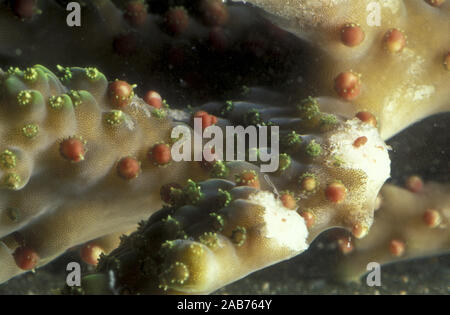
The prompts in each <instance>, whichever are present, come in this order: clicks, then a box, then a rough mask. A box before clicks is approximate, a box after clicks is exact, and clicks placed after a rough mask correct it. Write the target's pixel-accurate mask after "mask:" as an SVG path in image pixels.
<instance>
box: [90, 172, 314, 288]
mask: <svg viewBox="0 0 450 315" xmlns="http://www.w3.org/2000/svg"><path fill="white" fill-rule="evenodd" d="M193 185H194V187H195V186H197V184H195V183H192V182H191V183H189V184H188V185H187V187H186V188H184V190H183V193H184V194H186V195H187V196H192V194H196V196H197V197H199V198H194V200H195V201H194V202H192V201H189V200H184V201H185V202H186V204H183V203H181V204H178V205H176V206H173V207H168V208H165V209H163V210H161V211H160V212H158V213H157V215H155V216H154V217H152V218H151V219H150V220H149V221H147V222H145V223H143V224H141V226H140V228H139V229H138V231H137V232H135V233H133V234H131V235H130V236H129V237H127V238H124V239H123V241H122V244H121V246H120V247H119V248H118V249H117V250H115V251H113V252H112V253H111V254H110V255H109V256H108V257H106V258H103V259H102V260H101V261H100V264H99V267H98V270H99V271H108V270H113V271H114V274H115V275H116V277H117V283H118V285H117V288H115V289H116V290H119V292H130V293H162V292H168V293H176V292H184V293H208V292H211V291H214V290H216V289H217V288H220V287H221V286H223V285H224V284H226V283H229V282H231V281H235V280H237V279H239V278H241V277H243V276H245V275H246V274H248V273H249V272H252V271H254V270H255V269H260V268H262V267H265V266H267V265H269V264H273V263H275V262H278V261H280V260H284V259H287V258H290V257H292V256H294V255H296V254H298V253H300V252H302V251H303V250H305V249H306V248H307V244H306V237H307V235H308V232H307V228H306V225H305V223H304V220H303V219H302V218H301V216H300V215H298V214H297V213H296V212H295V211H292V210H290V209H287V208H285V207H284V206H283V204H282V203H281V201H280V200H276V199H275V196H274V195H273V194H272V193H270V192H264V191H259V190H256V189H255V188H252V187H248V186H238V187H236V186H235V184H233V183H232V182H229V181H226V180H209V181H206V182H202V183H199V184H198V186H197V188H194V189H192V187H193ZM187 199H189V198H187ZM91 281H95V278H94V280H91Z"/></svg>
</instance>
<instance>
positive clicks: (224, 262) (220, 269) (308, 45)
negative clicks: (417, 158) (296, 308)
mask: <svg viewBox="0 0 450 315" xmlns="http://www.w3.org/2000/svg"><path fill="white" fill-rule="evenodd" d="M116 2H117V5H116V4H115V3H113V2H112V1H107V0H99V1H92V2H88V3H87V4H86V5H85V6H84V7H83V10H84V11H83V12H84V13H83V26H82V27H80V28H79V29H76V28H75V29H70V28H64V29H63V30H61V31H60V32H56V33H55V34H54V35H55V36H47V33H46V32H43V33H40V35H39V36H38V35H35V32H34V30H35V29H37V28H39V27H44V28H46V29H60V27H59V26H60V24H61V23H65V17H66V14H65V11H64V8H63V7H61V6H59V5H57V4H56V2H53V1H46V2H37V1H12V5H11V6H10V5H6V4H4V3H0V40H1V41H2V43H3V44H2V47H1V48H0V55H1V60H2V63H8V64H19V65H23V64H25V65H27V66H29V65H30V64H32V63H31V62H42V63H45V64H48V65H51V64H54V63H55V61H57V62H58V63H61V64H71V63H80V64H83V65H84V64H94V65H96V66H97V67H99V68H101V69H102V70H103V71H109V73H113V74H114V76H119V75H120V76H122V77H121V78H122V79H124V77H126V80H131V81H133V82H138V83H139V84H140V85H141V83H145V87H144V89H143V90H141V92H144V91H146V88H147V87H148V86H151V87H152V89H157V88H156V87H158V88H159V87H161V86H163V87H164V92H165V93H166V94H169V97H173V95H175V94H177V93H178V94H180V93H179V91H180V87H182V90H183V93H181V94H182V97H181V99H182V100H183V103H184V104H183V105H186V103H189V101H186V98H185V97H184V94H185V93H184V92H186V91H189V92H191V91H194V92H192V93H197V96H199V95H200V97H198V98H197V99H196V102H195V104H201V102H200V100H203V99H205V98H208V99H210V98H211V97H214V98H215V97H216V96H217V95H221V96H223V95H222V93H225V92H227V91H226V90H227V89H234V88H236V86H240V85H242V84H243V83H244V84H246V81H245V80H246V79H248V77H249V76H250V75H248V74H247V73H252V70H253V68H252V67H251V66H248V65H247V64H251V62H250V60H251V61H253V59H255V60H256V59H261V60H263V63H262V64H263V65H264V66H263V68H267V69H268V70H267V73H271V78H272V81H270V82H272V83H273V82H274V81H280V82H282V84H284V82H285V80H286V81H289V83H288V84H287V85H288V86H289V87H288V88H287V89H286V90H285V91H289V92H290V93H292V95H290V96H282V97H280V96H279V95H278V94H276V93H272V92H268V91H267V90H261V89H248V88H247V87H244V93H243V95H241V96H240V97H239V98H237V101H226V102H213V103H208V104H205V105H203V106H200V107H194V108H193V109H194V111H192V112H189V111H187V110H186V109H185V108H183V110H169V109H167V107H166V105H167V104H166V102H165V101H163V100H162V98H161V96H160V95H159V94H158V93H157V92H155V91H148V92H147V93H146V94H145V96H144V98H143V99H144V100H141V99H140V98H139V97H137V96H136V95H134V93H135V92H134V88H135V86H132V85H130V84H128V83H127V82H125V81H122V80H116V81H110V82H108V81H107V79H106V78H105V76H104V75H103V74H102V73H100V72H99V71H98V70H97V69H96V68H93V67H88V68H64V67H60V66H58V67H57V68H56V64H54V68H56V69H58V71H59V77H58V76H56V75H55V74H53V73H52V72H51V71H50V70H48V69H46V68H44V67H42V66H34V67H29V68H25V69H23V70H20V69H18V68H11V69H10V70H8V71H7V72H2V71H0V112H1V117H2V118H1V119H0V122H1V126H0V136H1V138H0V139H1V140H0V176H1V178H0V180H1V183H2V185H3V186H2V187H1V190H0V264H1V267H2V268H1V269H0V282H2V281H5V280H7V279H9V278H10V277H12V276H14V275H16V274H18V273H20V272H22V271H23V270H29V269H33V268H35V267H39V266H42V265H44V264H45V263H47V262H49V261H51V260H52V259H53V258H54V257H56V256H58V255H60V254H61V253H63V252H64V251H65V250H66V249H68V248H71V247H73V246H75V245H78V244H82V243H84V245H82V248H81V256H82V258H83V260H84V261H85V262H87V263H90V264H94V265H95V264H96V263H97V259H98V257H99V255H100V253H102V252H104V253H108V252H109V251H110V250H111V249H112V248H114V247H115V246H116V245H117V242H118V235H120V234H122V233H124V231H127V232H129V231H130V230H132V229H133V227H134V225H135V224H136V222H138V221H139V220H142V219H146V218H148V217H149V215H151V214H152V213H154V212H155V211H156V210H158V209H160V208H161V206H162V202H161V200H160V198H159V195H161V198H162V201H164V202H165V203H167V204H169V205H170V207H167V206H166V207H165V208H163V209H162V210H161V211H159V212H158V213H156V214H154V215H153V216H151V217H150V219H149V220H148V221H146V222H142V223H141V224H140V226H139V228H138V230H137V231H136V232H135V233H132V234H131V235H130V236H129V237H122V238H121V239H122V240H121V245H120V246H119V248H118V249H116V250H115V251H113V252H112V253H111V254H110V255H109V256H105V257H103V258H102V259H101V263H100V265H99V267H98V271H99V272H100V273H99V274H95V275H91V276H88V277H86V278H85V281H84V284H83V290H84V291H85V293H91V292H98V289H99V287H98V284H99V283H100V284H105V283H108V284H109V283H110V280H111V279H106V277H110V276H111V273H110V272H108V271H109V270H111V271H113V273H112V274H113V277H115V280H116V286H115V287H112V288H107V287H103V288H102V289H101V290H100V291H103V292H105V290H106V291H110V292H111V293H118V292H120V293H125V292H131V293H208V292H212V291H213V290H215V289H217V288H219V287H221V286H223V285H225V284H227V283H229V282H232V281H234V280H237V279H239V278H241V277H243V276H245V275H246V274H248V273H250V272H252V271H255V270H258V269H260V268H263V267H265V266H268V265H270V264H273V263H276V262H278V261H280V260H284V259H288V258H290V257H292V256H294V255H296V254H298V253H300V252H302V251H304V250H305V249H306V248H307V247H308V244H309V243H310V242H311V241H312V240H313V239H314V238H315V237H316V236H318V235H319V234H320V233H321V232H323V231H325V230H327V229H329V228H332V227H341V228H344V229H346V230H348V231H350V232H351V233H352V235H353V236H354V237H356V238H357V239H358V240H356V241H355V244H354V246H355V247H356V248H357V249H358V248H359V249H362V248H366V249H367V250H366V251H364V250H357V251H355V252H354V253H352V254H350V255H348V257H349V259H350V257H353V258H357V259H356V261H357V262H358V263H355V264H353V265H352V263H349V264H348V265H346V266H347V267H348V266H350V267H348V268H344V269H345V270H346V272H344V274H345V275H348V274H349V273H350V274H351V275H355V274H357V275H360V274H361V271H364V270H362V269H361V268H363V267H364V266H363V267H362V265H363V264H366V261H367V257H368V256H370V257H372V256H371V255H375V256H373V257H376V258H377V261H379V262H380V263H384V262H389V261H392V260H396V259H399V257H400V258H409V257H416V256H421V255H424V254H430V253H432V252H435V251H442V250H445V249H448V242H447V239H448V228H447V227H446V223H447V221H448V218H447V217H448V215H447V214H448V213H447V212H448V211H447V210H448V209H447V208H446V203H447V200H446V195H445V189H447V188H445V186H438V185H433V184H428V185H426V186H425V191H424V192H423V193H420V194H417V195H411V193H409V192H406V191H403V190H399V189H398V188H395V187H393V186H390V185H386V186H385V187H384V188H383V191H382V195H383V197H384V200H383V209H382V210H379V211H378V212H377V213H376V215H375V223H374V226H373V228H371V226H372V223H373V219H374V208H375V204H376V196H377V193H378V191H379V189H380V187H381V186H382V184H383V183H384V181H385V180H386V178H388V177H389V158H388V154H387V149H388V147H387V146H386V145H385V144H384V142H383V140H382V139H387V138H389V137H390V136H392V135H393V134H395V133H397V132H398V131H400V130H401V129H403V128H405V127H407V126H408V125H410V124H411V123H413V122H414V121H416V120H418V119H421V118H423V117H425V116H428V115H430V114H433V113H436V112H440V111H445V110H449V109H450V107H449V103H448V96H449V93H448V85H449V83H450V81H449V80H450V75H449V74H450V72H449V71H448V64H449V61H448V54H449V49H450V42H449V39H448V36H447V37H446V32H445V31H440V30H445V29H448V28H449V27H450V24H449V19H448V14H449V12H450V11H449V8H450V7H449V4H448V2H444V3H442V4H441V3H438V2H435V1H434V2H433V1H423V0H417V1H400V0H392V1H381V0H373V1H369V0H364V1H344V0H342V1H334V0H333V1H331V0H329V1H322V2H320V3H319V4H318V2H317V1H308V0H297V1H282V0H277V1H269V0H267V1H266V0H250V1H249V2H251V3H254V4H256V5H258V6H261V7H262V8H264V9H265V10H267V11H268V12H270V13H271V15H270V19H271V20H272V21H273V22H275V23H276V24H277V25H280V26H281V27H283V28H285V29H287V30H289V31H291V32H293V33H294V34H295V35H297V36H298V37H299V38H300V40H299V41H292V42H293V43H294V44H292V43H290V45H285V43H286V42H287V41H286V40H285V39H286V33H284V32H282V31H281V30H279V29H277V28H276V27H275V26H274V25H271V24H269V23H266V24H264V25H265V26H264V27H263V28H262V29H263V30H264V32H263V33H264V34H265V35H266V33H267V37H268V38H270V39H266V38H261V35H260V34H257V33H256V34H254V33H251V34H250V35H249V36H241V35H240V34H239V35H237V33H239V30H241V28H246V27H247V28H248V27H249V25H250V22H249V21H252V22H254V21H257V19H254V17H253V16H252V15H251V14H249V13H248V12H253V11H247V10H245V9H243V7H242V6H235V7H234V6H232V7H228V6H225V5H224V4H223V3H222V2H221V1H214V0H204V1H195V2H192V3H190V2H186V3H184V5H185V7H184V8H183V7H168V6H167V5H162V4H154V3H153V2H151V1H149V3H148V4H149V6H147V5H146V4H145V3H144V1H140V0H133V1H127V2H121V1H116ZM182 2H183V1H180V2H179V3H182ZM24 3H27V4H29V5H28V6H23V5H21V4H24ZM177 3H178V2H177ZM439 4H441V5H439ZM149 8H150V9H152V10H154V11H155V12H158V14H154V13H150V14H148V10H149ZM236 20H239V21H241V22H242V24H241V23H234V21H236ZM229 21H233V23H229ZM46 23H47V25H46ZM92 29H96V31H97V33H96V34H101V36H97V35H93V33H92V32H91V30H92ZM5 30H6V31H5ZM245 33H246V32H245ZM18 34H25V36H24V37H25V39H26V40H23V41H18V40H17V39H18V38H21V37H20V36H18ZM42 34H43V35H42ZM52 34H53V33H52ZM258 35H259V36H258ZM273 39H275V40H273ZM55 42H57V43H59V45H55ZM86 42H89V45H83V43H86ZM279 43H282V44H280V46H278V44H279ZM283 43H284V44H283ZM283 45H285V46H283ZM297 45H298V46H297ZM280 47H282V48H280ZM298 47H301V50H302V51H303V50H304V51H306V53H305V54H299V52H298V51H297V50H296V49H297V48H298ZM283 48H285V50H286V51H289V53H287V54H285V52H284V50H283ZM67 51H77V53H76V54H67V53H66V52H67ZM205 51H207V52H213V54H215V56H216V57H217V56H219V57H218V60H219V61H220V62H225V60H227V61H226V62H228V64H231V65H233V66H235V64H239V62H237V60H239V61H240V64H242V65H243V66H242V68H241V67H234V68H238V70H237V71H236V70H235V71H234V72H233V73H232V74H229V75H228V76H227V74H226V71H221V70H220V69H225V70H227V68H226V67H223V68H219V70H217V69H216V70H215V71H210V69H211V68H210V67H211V66H210V65H211V63H209V64H207V65H206V66H204V67H203V68H204V69H206V70H204V69H200V67H199V64H200V62H201V61H202V62H203V61H204V60H208V61H209V62H210V61H211V60H213V61H212V64H213V65H214V59H213V58H212V59H209V56H208V55H207V57H206V58H205ZM225 53H227V54H229V56H231V57H229V58H223V56H225V55H226V54H225ZM289 54H291V55H290V56H289V57H286V55H289ZM241 55H245V56H246V57H245V58H243V59H237V56H241ZM274 60H275V61H274ZM292 60H295V63H294V64H296V67H295V68H294V67H293V66H292V65H293V63H292ZM205 63H206V61H205ZM217 64H218V63H217V62H216V65H217ZM247 66H248V67H247ZM283 67H285V68H290V67H292V68H293V69H292V70H291V72H292V73H293V74H292V73H291V72H289V71H285V74H284V75H281V76H279V75H278V74H274V73H276V71H277V69H278V68H279V69H282V68H283ZM228 68H230V67H228ZM249 69H250V70H249ZM299 69H301V71H299ZM296 71H299V73H297V72H296ZM167 72H171V73H170V75H174V78H175V79H173V78H172V79H173V80H172V81H171V80H167V77H170V75H168V74H167ZM286 72H289V74H286ZM205 73H206V74H205ZM265 75H267V74H266V73H264V74H262V75H260V76H259V75H258V77H264V76H265ZM292 75H295V76H297V75H299V77H298V78H297V77H296V79H295V80H292ZM114 76H113V77H114ZM246 76H247V77H246ZM224 78H225V79H224ZM243 78H244V79H243ZM124 80H125V79H124ZM174 82H176V83H174ZM206 82H208V83H209V84H206ZM229 82H232V83H229ZM293 82H294V83H293ZM295 82H296V83H295ZM273 85H275V84H273ZM279 85H280V83H278V86H279ZM155 86H156V87H155ZM186 87H188V88H189V89H186ZM195 87H201V88H199V89H195ZM206 90H207V91H206ZM294 90H295V91H294ZM158 91H160V90H159V89H158ZM205 91H206V92H205ZM211 91H214V93H215V94H214V95H213V96H211V95H209V93H210V92H211ZM160 92H161V91H160ZM202 92H203V94H202ZM143 95H144V94H143ZM205 95H207V96H208V97H205ZM299 95H300V96H301V98H304V97H305V96H308V95H312V96H321V97H315V98H313V97H307V98H305V99H303V101H299V100H298V99H301V98H300V97H298V96H299ZM255 96H256V97H255ZM227 98H228V97H227ZM179 99H180V98H179ZM243 99H245V100H247V101H241V100H243ZM266 104H270V105H266ZM190 108H191V107H190ZM193 118H200V120H201V123H202V129H203V130H204V129H205V128H206V127H208V126H214V125H216V126H218V127H220V128H221V130H222V131H224V134H225V131H226V127H227V126H237V125H243V126H246V127H247V126H256V127H257V129H256V130H257V131H259V130H261V129H262V127H272V126H279V128H280V132H279V135H280V152H279V153H280V154H278V152H276V146H274V143H273V142H272V143H271V144H270V145H269V144H268V143H267V144H266V145H267V146H268V147H269V148H268V151H267V152H269V153H270V152H275V155H276V157H277V159H278V161H279V168H278V171H277V172H275V173H273V174H270V175H267V174H264V173H261V172H260V171H259V167H260V166H261V165H263V164H264V163H265V162H266V161H263V159H262V156H263V154H264V152H265V151H264V149H266V148H261V147H260V148H259V150H255V148H250V147H248V146H247V147H244V151H245V154H244V156H245V159H246V160H248V158H249V157H250V156H251V155H252V154H253V153H255V154H256V156H257V157H258V159H256V160H255V161H251V163H248V162H244V161H234V162H223V161H212V162H211V161H202V162H200V163H198V162H185V161H182V162H176V163H173V162H172V163H171V151H170V148H171V145H172V143H173V142H171V139H170V132H171V130H172V128H173V127H174V126H177V125H180V124H191V123H192V120H193ZM175 121H176V122H175ZM377 129H378V130H379V132H380V134H381V137H380V135H379V134H378V132H377ZM189 132H192V131H191V130H190V131H189ZM271 132H274V133H276V131H272V130H270V131H269V133H268V134H269V135H271ZM259 135H260V134H259ZM259 138H260V139H261V136H260V137H259ZM225 145H226V146H229V147H233V148H237V145H236V144H231V139H230V138H229V137H226V139H225ZM216 149H217V148H216ZM217 153H218V152H213V155H215V154H216V155H217ZM211 178H221V179H211ZM208 179H209V180H208ZM198 181H202V182H198ZM197 182H198V184H197ZM183 185H184V186H183ZM410 185H411V187H415V188H414V189H416V188H417V187H418V186H417V185H414V181H412V182H411V183H410ZM417 190H420V189H419V188H417ZM437 195H439V196H438V197H436V196H437ZM430 196H433V197H430ZM398 197H400V198H402V200H400V201H399V200H397V199H398ZM434 197H436V200H439V203H438V204H437V203H435V204H432V205H431V206H428V204H430V203H433V201H430V198H431V199H432V198H434ZM393 204H395V205H398V206H399V207H398V209H397V207H396V206H395V207H394V206H393ZM425 204H427V207H428V208H427V209H424V208H423V207H422V208H420V209H419V210H417V211H418V212H420V215H416V213H413V211H412V210H411V209H412V206H415V207H419V205H420V206H424V205H425ZM446 209H447V210H446ZM422 213H423V214H422ZM420 218H421V219H420ZM405 220H406V221H408V224H403V221H405ZM424 220H425V221H424ZM395 222H401V223H402V224H395ZM427 226H428V227H427ZM415 227H417V229H415V230H414V232H412V231H413V228H415ZM306 230H307V231H306ZM380 234H381V235H380ZM366 235H367V236H366ZM428 241H432V242H433V245H432V246H427V244H426V242H428ZM387 243H389V244H388V245H386V244H387ZM386 246H387V247H386ZM389 246H390V254H389ZM386 248H388V249H386ZM392 255H394V257H392ZM358 257H360V258H358ZM225 266H226V268H225ZM99 279H100V281H99ZM105 280H107V282H105Z"/></svg>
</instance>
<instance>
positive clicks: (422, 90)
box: [413, 85, 436, 101]
mask: <svg viewBox="0 0 450 315" xmlns="http://www.w3.org/2000/svg"><path fill="white" fill-rule="evenodd" d="M435 91H436V89H435V88H434V86H432V85H420V86H418V87H417V88H416V89H415V91H414V97H413V101H421V100H424V99H426V98H430V97H431V95H432V94H433V93H434V92H435Z"/></svg>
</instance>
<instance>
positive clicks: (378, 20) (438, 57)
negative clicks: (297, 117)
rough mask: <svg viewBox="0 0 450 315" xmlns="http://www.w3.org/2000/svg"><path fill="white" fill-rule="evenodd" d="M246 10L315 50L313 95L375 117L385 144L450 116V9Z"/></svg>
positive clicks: (301, 3) (281, 6)
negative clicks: (423, 122) (419, 123)
mask: <svg viewBox="0 0 450 315" xmlns="http://www.w3.org/2000/svg"><path fill="white" fill-rule="evenodd" d="M248 2H250V3H254V4H255V5H258V6H261V7H262V8H263V9H265V10H267V11H268V12H269V13H271V14H273V15H271V16H270V18H272V20H273V21H274V22H275V23H277V24H279V25H280V26H282V27H284V28H285V29H287V30H289V31H292V32H293V33H294V34H296V35H297V36H298V37H300V38H302V39H305V40H307V41H308V42H309V43H310V45H311V47H312V49H313V51H314V58H311V59H309V60H308V61H307V62H308V64H310V66H311V68H312V69H314V72H313V71H311V74H310V75H311V76H310V77H308V78H307V80H308V81H309V82H312V86H313V87H314V89H315V90H316V91H317V92H316V93H314V94H313V95H328V96H339V97H340V98H342V99H343V100H346V101H348V103H347V107H348V109H349V110H350V111H352V112H353V113H356V112H358V111H370V112H372V113H373V114H374V115H375V116H376V117H377V118H378V120H379V123H380V132H381V135H382V137H383V138H385V139H386V138H389V137H390V136H392V135H394V134H395V133H397V132H398V131H400V130H402V129H403V128H405V127H407V126H408V125H410V124H411V123H413V122H414V121H416V120H418V119H421V118H423V117H426V116H428V115H431V114H433V113H436V112H440V111H446V110H449V109H450V104H449V102H448V96H449V94H448V87H449V85H450V76H449V72H448V69H447V68H446V64H445V60H446V58H448V57H447V56H448V53H449V49H450V48H449V47H450V39H449V37H448V36H447V34H448V33H447V32H446V31H445V30H449V29H450V19H449V18H448V17H449V13H450V4H449V3H448V1H447V2H444V3H442V5H440V6H432V5H430V3H429V2H427V1H425V0H413V1H401V0H392V1H384V0H375V1H374V0H364V1H333V0H327V1H309V0H295V1H285V0H250V1H248ZM311 93H312V92H311Z"/></svg>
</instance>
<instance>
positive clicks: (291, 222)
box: [249, 191, 308, 252]
mask: <svg viewBox="0 0 450 315" xmlns="http://www.w3.org/2000/svg"><path fill="white" fill-rule="evenodd" d="M249 201H250V202H253V203H255V204H257V205H260V206H262V207H264V209H265V211H264V215H263V218H264V222H265V228H264V232H263V233H265V234H264V236H265V237H267V238H270V239H273V240H275V241H276V242H277V243H278V244H280V246H284V247H288V248H289V249H290V250H293V251H295V252H300V251H303V250H306V249H307V248H308V244H307V243H306V238H307V237H308V229H307V227H306V224H305V221H304V220H303V218H302V217H301V216H300V215H299V214H298V213H297V211H294V210H290V209H287V208H285V207H284V206H283V203H282V202H281V201H280V200H279V199H276V198H275V196H274V195H273V194H272V193H270V192H268V191H260V192H257V193H255V194H253V195H251V196H250V197H249Z"/></svg>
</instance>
